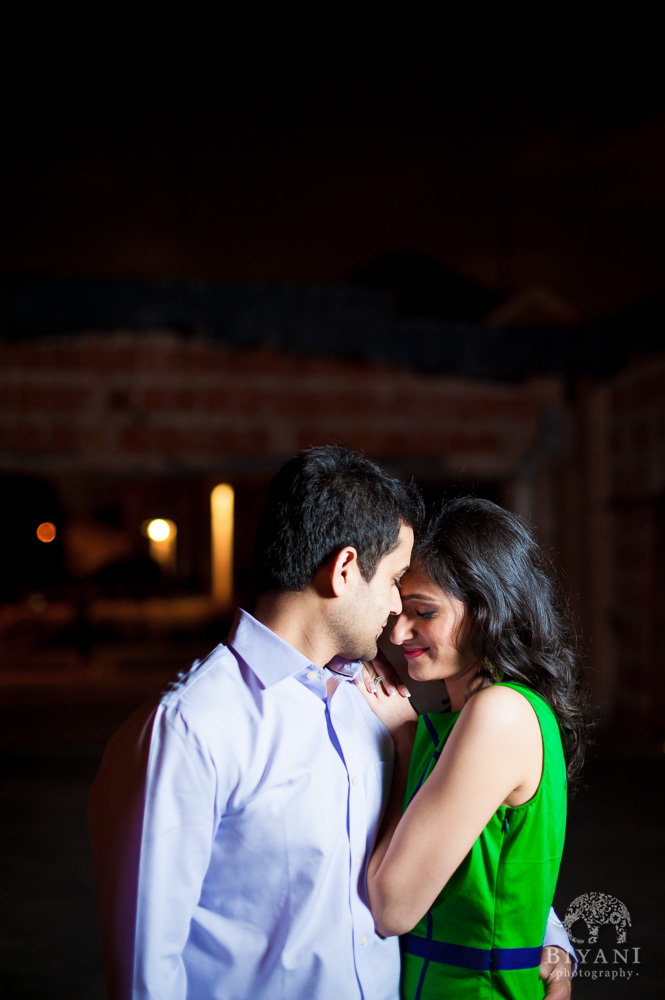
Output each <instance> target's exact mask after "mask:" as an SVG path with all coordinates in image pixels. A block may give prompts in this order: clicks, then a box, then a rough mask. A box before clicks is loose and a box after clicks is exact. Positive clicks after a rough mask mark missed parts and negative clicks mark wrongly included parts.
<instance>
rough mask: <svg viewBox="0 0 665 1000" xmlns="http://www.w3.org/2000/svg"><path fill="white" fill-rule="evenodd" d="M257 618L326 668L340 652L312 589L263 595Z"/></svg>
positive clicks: (259, 602)
mask: <svg viewBox="0 0 665 1000" xmlns="http://www.w3.org/2000/svg"><path fill="white" fill-rule="evenodd" d="M254 617H255V618H256V619H257V620H258V621H260V622H261V624H262V625H265V626H266V628H269V629H270V630H271V631H272V632H274V633H275V634H276V635H278V636H279V637H280V639H283V640H284V641H285V642H288V643H289V645H290V646H293V648H294V649H297V650H298V652H299V653H302V655H303V656H305V657H307V659H308V660H309V661H310V663H314V664H315V665H316V666H319V667H324V666H325V665H326V663H328V662H329V661H330V660H332V658H333V657H334V656H335V655H336V654H337V652H338V650H336V649H334V648H333V647H334V644H333V642H332V640H331V639H330V636H329V634H328V628H327V623H326V620H325V617H324V616H323V615H322V613H321V606H320V598H319V597H318V596H317V595H316V594H315V593H313V592H312V591H311V590H303V591H292V590H290V591H286V592H284V593H279V594H262V595H261V596H260V597H259V599H258V601H257V603H256V610H255V611H254Z"/></svg>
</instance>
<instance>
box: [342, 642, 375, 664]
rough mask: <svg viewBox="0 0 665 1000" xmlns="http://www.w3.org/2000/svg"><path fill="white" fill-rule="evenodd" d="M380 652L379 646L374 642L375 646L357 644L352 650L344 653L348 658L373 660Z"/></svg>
mask: <svg viewBox="0 0 665 1000" xmlns="http://www.w3.org/2000/svg"><path fill="white" fill-rule="evenodd" d="M378 652H379V647H378V646H377V644H376V641H375V642H374V645H373V646H364V647H360V646H356V647H355V649H354V650H352V651H351V652H347V653H345V654H344V656H345V657H346V659H347V660H373V659H375V657H376V656H377V654H378Z"/></svg>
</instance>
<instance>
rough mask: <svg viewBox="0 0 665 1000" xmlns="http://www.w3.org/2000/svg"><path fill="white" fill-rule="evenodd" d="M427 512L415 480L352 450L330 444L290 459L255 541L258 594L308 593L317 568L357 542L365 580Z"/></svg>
mask: <svg viewBox="0 0 665 1000" xmlns="http://www.w3.org/2000/svg"><path fill="white" fill-rule="evenodd" d="M422 517H423V504H422V499H421V497H420V493H419V491H418V489H417V487H416V486H415V484H413V483H411V484H408V485H407V484H405V483H402V482H400V481H399V480H398V479H394V478H393V477H392V476H389V475H388V473H387V472H385V471H384V470H383V469H381V468H380V467H379V466H378V465H376V463H375V462H372V461H371V460H370V459H368V458H366V457H365V455H361V454H360V453H359V452H357V451H352V450H351V449H349V448H342V447H339V446H336V445H324V446H320V447H316V448H310V449H309V450H307V451H303V452H301V453H300V454H299V455H297V456H296V457H295V458H293V459H291V461H290V462H287V464H286V465H285V466H283V467H282V468H281V469H280V471H279V472H278V473H277V475H276V476H275V478H274V479H273V480H272V482H271V484H270V486H269V489H268V501H267V503H266V506H265V508H264V510H263V512H262V514H261V517H260V519H259V526H258V530H257V534H256V540H255V543H254V582H255V585H256V588H257V590H258V592H259V593H267V592H268V591H285V590H304V589H305V587H307V586H308V585H309V584H310V583H311V582H312V580H313V579H314V576H315V574H316V572H317V570H318V569H319V568H320V567H321V566H322V565H323V564H324V563H325V562H327V560H329V559H330V558H332V557H333V556H335V555H336V554H337V552H339V550H340V549H342V548H344V546H345V545H353V546H354V548H355V549H356V550H357V552H358V565H359V568H360V571H361V573H362V575H363V577H364V578H365V579H366V580H371V579H372V577H373V576H374V573H375V572H376V568H377V566H378V564H379V562H380V560H381V559H382V558H383V557H384V556H386V555H387V554H388V553H389V552H392V551H393V549H394V548H396V546H397V542H398V536H399V531H400V527H401V525H402V524H407V525H410V526H411V527H413V528H414V529H415V528H416V527H417V525H418V524H419V522H420V520H421V519H422Z"/></svg>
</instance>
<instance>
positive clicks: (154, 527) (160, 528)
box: [146, 517, 171, 542]
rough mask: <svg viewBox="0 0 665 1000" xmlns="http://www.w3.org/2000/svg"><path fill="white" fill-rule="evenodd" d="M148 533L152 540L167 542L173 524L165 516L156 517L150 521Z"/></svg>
mask: <svg viewBox="0 0 665 1000" xmlns="http://www.w3.org/2000/svg"><path fill="white" fill-rule="evenodd" d="M146 533H147V535H148V538H149V539H150V541H152V542H165V541H166V539H167V538H168V537H169V535H170V534H171V526H170V524H169V522H168V521H165V520H164V518H163V517H156V518H155V519H154V521H150V522H149V524H148V527H147V529H146Z"/></svg>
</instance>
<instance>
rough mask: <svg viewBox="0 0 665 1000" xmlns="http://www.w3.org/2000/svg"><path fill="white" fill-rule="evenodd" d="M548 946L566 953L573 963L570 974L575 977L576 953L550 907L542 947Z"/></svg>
mask: <svg viewBox="0 0 665 1000" xmlns="http://www.w3.org/2000/svg"><path fill="white" fill-rule="evenodd" d="M548 946H549V947H551V948H561V949H563V951H566V952H568V954H569V955H570V958H571V960H572V963H573V969H572V972H573V975H575V973H576V972H577V953H576V951H575V949H574V948H573V946H572V944H571V941H570V938H569V937H568V932H567V931H566V928H565V927H564V925H563V924H562V923H561V921H560V920H559V918H558V917H557V915H556V913H555V912H554V907H550V912H549V915H548V917H547V926H546V927H545V938H544V940H543V947H544V948H547V947H548Z"/></svg>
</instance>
